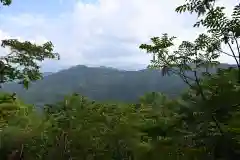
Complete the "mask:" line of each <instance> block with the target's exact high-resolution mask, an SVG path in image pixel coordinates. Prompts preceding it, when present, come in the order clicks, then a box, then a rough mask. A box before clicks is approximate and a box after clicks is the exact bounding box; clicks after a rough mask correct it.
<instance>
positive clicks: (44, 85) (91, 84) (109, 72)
mask: <svg viewBox="0 0 240 160" xmlns="http://www.w3.org/2000/svg"><path fill="white" fill-rule="evenodd" d="M228 66H229V65H226V64H222V67H223V68H225V67H228ZM43 75H44V78H43V79H42V80H39V81H36V82H34V83H33V84H31V86H30V88H29V89H28V90H25V89H23V87H22V86H21V85H18V84H12V83H11V84H5V85H3V87H2V91H7V92H16V93H17V94H18V96H19V97H20V98H22V99H23V100H25V101H26V102H28V103H34V104H37V105H43V104H46V103H53V102H56V101H58V100H61V99H62V98H63V97H64V96H65V95H67V94H71V93H79V94H81V95H84V96H87V97H89V98H91V99H94V100H99V101H125V102H134V101H136V100H137V99H138V98H139V97H140V96H142V95H143V94H145V93H146V92H153V91H156V92H163V93H165V94H167V95H169V96H172V97H173V96H176V95H179V93H181V92H182V91H183V90H184V89H185V88H186V85H185V84H184V83H183V82H182V80H181V79H180V78H179V77H178V76H175V75H171V76H164V77H163V76H162V75H161V71H159V70H148V69H144V70H139V71H123V70H118V69H114V68H107V67H87V66H84V65H78V66H74V67H71V68H69V69H66V70H62V71H59V72H57V73H44V74H43Z"/></svg>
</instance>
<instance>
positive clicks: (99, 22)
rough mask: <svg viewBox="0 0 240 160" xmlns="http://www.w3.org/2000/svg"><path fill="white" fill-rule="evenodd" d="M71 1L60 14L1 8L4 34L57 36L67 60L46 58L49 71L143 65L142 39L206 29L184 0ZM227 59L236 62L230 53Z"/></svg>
mask: <svg viewBox="0 0 240 160" xmlns="http://www.w3.org/2000/svg"><path fill="white" fill-rule="evenodd" d="M71 2H72V3H71V7H67V8H66V9H64V10H61V12H59V13H58V14H54V15H51V14H50V12H49V13H43V12H34V13H33V12H30V11H28V10H24V12H23V11H21V12H20V13H18V12H14V13H7V14H0V21H1V24H0V38H1V39H3V38H9V37H17V38H20V39H26V40H32V41H35V42H37V43H42V42H44V41H47V40H51V41H52V42H53V44H54V46H55V50H56V51H57V52H59V53H60V55H61V60H60V61H46V62H44V63H43V69H44V70H45V71H56V70H59V69H61V68H67V67H70V66H73V65H77V64H84V65H89V66H111V67H117V68H120V69H141V68H144V67H146V66H147V64H148V63H149V60H150V59H151V57H149V55H147V54H145V53H144V52H142V51H140V50H139V48H138V47H139V45H140V44H141V43H147V42H149V39H150V38H151V37H153V36H161V34H162V33H169V35H172V36H177V37H178V39H179V40H191V39H194V38H195V37H196V36H197V34H198V33H200V32H201V30H199V29H195V28H193V27H192V24H193V23H194V22H195V21H196V17H195V16H194V15H189V14H181V15H180V14H177V13H175V12H174V10H175V8H176V7H177V6H178V5H179V4H182V3H183V2H184V0H167V1H166V0H98V1H71ZM220 2H221V3H224V4H226V5H227V6H229V8H231V7H232V6H234V4H236V1H235V0H221V1H220ZM13 3H14V1H13ZM58 5H59V6H60V5H61V6H64V1H59V4H58ZM226 5H225V6H226ZM59 6H52V8H53V9H57V7H59ZM10 7H11V6H10ZM10 7H9V8H10ZM48 8H50V7H48ZM62 8H64V7H62ZM221 61H223V62H231V60H230V58H227V57H222V58H221Z"/></svg>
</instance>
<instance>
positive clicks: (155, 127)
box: [0, 0, 240, 160]
mask: <svg viewBox="0 0 240 160" xmlns="http://www.w3.org/2000/svg"><path fill="white" fill-rule="evenodd" d="M1 2H3V4H4V3H5V1H1ZM10 2H11V1H10ZM214 2H215V0H188V1H187V3H186V4H184V5H183V6H180V7H178V8H177V9H176V11H177V12H180V13H181V12H190V13H197V14H198V15H199V16H198V19H199V22H197V23H196V25H194V27H198V26H202V27H205V28H206V29H207V31H208V33H207V34H201V35H199V37H198V38H197V39H196V40H195V41H193V42H187V41H184V42H182V44H181V45H180V46H179V48H178V49H177V50H176V51H174V52H170V49H169V48H171V47H172V46H173V45H174V39H175V37H170V36H168V34H163V36H162V37H155V38H152V39H151V40H152V44H150V45H149V44H142V45H141V46H140V48H141V49H144V50H145V51H147V52H148V53H150V54H152V55H153V59H152V61H151V64H150V66H149V67H151V68H156V69H161V72H159V74H160V73H161V74H162V76H168V74H169V75H172V76H173V75H174V77H168V78H169V80H170V79H171V81H173V79H175V78H176V77H179V79H181V80H182V82H183V83H184V84H185V85H186V87H187V92H185V93H183V94H181V95H179V96H178V97H175V98H174V99H169V98H167V97H166V96H165V95H164V94H161V93H156V92H153V93H146V94H145V95H144V96H142V97H141V98H140V99H139V100H138V102H137V103H136V104H125V103H115V104H114V103H110V102H108V103H107V102H105V103H103V102H101V103H100V102H95V101H92V100H89V99H87V98H85V97H82V96H80V95H78V94H76V93H74V94H69V96H66V97H65V98H64V99H62V100H60V101H59V102H58V103H55V104H52V105H45V107H44V110H43V112H41V113H40V112H38V111H36V108H35V107H34V106H32V105H27V104H25V103H24V102H22V101H21V100H19V99H18V98H17V97H16V96H15V95H14V94H13V95H11V94H2V95H1V96H0V100H1V102H0V117H1V119H0V138H1V141H0V143H1V146H0V159H9V160H14V159H18V160H19V159H24V160H33V159H44V160H50V159H58V160H67V159H71V160H74V159H77V160H100V159H104V160H133V159H134V160H145V159H149V160H157V159H167V160H175V159H176V160H202V159H209V160H235V159H239V158H240V122H239V120H240V58H239V57H240V48H239V46H240V45H239V37H240V4H238V5H236V6H235V8H234V11H233V14H232V16H231V17H230V18H229V17H226V16H225V14H224V13H223V10H224V8H223V7H218V6H215V3H214ZM6 42H11V43H6ZM3 43H5V44H8V47H11V50H12V51H13V53H16V54H17V55H16V56H20V57H19V58H21V56H22V57H24V58H23V59H21V60H25V61H26V63H22V62H21V61H19V58H16V59H15V60H14V61H11V58H10V60H8V58H9V57H6V58H5V59H4V60H5V61H3V60H2V64H4V65H5V66H8V67H6V68H3V70H2V72H1V73H2V77H9V78H8V79H5V81H3V82H6V81H11V80H14V81H15V80H21V81H23V82H24V83H23V84H24V86H25V87H27V86H28V85H27V84H28V83H26V82H29V81H32V80H37V79H39V78H40V77H39V70H38V67H37V66H36V63H35V62H36V60H37V61H39V60H43V59H45V58H54V57H55V54H54V53H52V48H51V47H52V46H50V48H48V47H47V48H46V49H43V48H44V46H36V45H34V44H31V43H29V42H27V43H26V42H25V43H24V42H18V41H16V40H15V41H11V40H6V41H3ZM13 44H14V45H13ZM15 44H16V45H15ZM49 44H51V43H47V46H48V45H49ZM224 44H225V45H226V46H228V47H229V49H230V51H229V52H226V51H224V50H223V49H222V48H221V46H222V45H224ZM19 46H21V47H19ZM45 47H46V46H45ZM46 50H47V51H46ZM45 51H46V52H45ZM46 53H47V54H46ZM221 54H226V55H229V56H231V57H232V58H233V59H234V60H236V67H234V68H233V67H225V68H224V69H218V70H217V71H216V72H212V71H210V69H211V68H212V67H213V66H218V65H219V62H218V61H217V60H216V59H217V58H218V57H219V56H220V55H221ZM26 56H27V57H26ZM38 57H41V58H39V59H38ZM8 62H11V63H14V64H18V65H22V67H21V68H28V67H29V68H30V69H33V68H34V67H35V68H34V71H35V72H23V71H18V70H17V69H16V68H15V69H14V67H13V66H15V65H12V66H11V65H10V64H9V63H8ZM29 64H31V65H30V66H29ZM9 68H12V69H11V70H10V71H12V72H10V71H9ZM30 69H29V70H30ZM86 69H87V68H86ZM13 70H14V71H13ZM73 70H74V68H73ZM96 70H97V71H98V72H97V73H99V74H104V72H105V71H106V70H102V71H101V72H100V71H99V70H101V69H96ZM107 71H108V72H112V73H111V74H112V75H113V77H111V78H114V76H116V77H117V76H119V75H120V76H121V73H122V72H120V73H119V71H116V70H111V69H110V70H107ZM63 72H64V71H63ZM63 72H62V73H63ZM76 72H79V71H78V70H76ZM145 72H146V71H145ZM153 72H155V71H153ZM68 73H69V72H65V76H69V75H68ZM87 73H89V72H85V73H84V72H83V73H82V72H81V73H79V74H82V75H84V74H87ZM79 74H73V75H72V76H76V75H79ZM114 74H115V75H114ZM125 74H126V72H125ZM127 74H130V75H131V76H132V77H134V75H135V74H137V73H135V72H127ZM141 74H143V73H141ZM147 74H150V73H147ZM200 74H201V76H200ZM19 75H22V76H19ZM58 75H59V74H55V75H50V76H47V77H46V80H47V79H48V78H49V77H54V76H56V77H55V78H52V79H53V80H52V81H53V82H54V81H55V82H56V81H58V82H59V81H61V80H62V79H61V78H62V77H61V78H58ZM143 75H144V74H143ZM153 75H158V74H153ZM23 77H24V78H23ZM31 77H32V78H31ZM85 77H87V76H85ZM101 77H104V76H102V75H101ZM136 77H137V76H136ZM136 77H135V79H137V78H136ZM157 77H158V76H156V77H154V76H153V77H151V78H150V80H152V79H154V78H157ZM141 78H142V77H141ZM25 79H26V80H25ZM49 79H50V80H51V78H49ZM106 79H107V78H106ZM116 79H117V78H116ZM133 79H134V78H133ZM179 79H178V80H179ZM50 80H49V81H50ZM153 81H155V80H153ZM53 82H52V84H53ZM95 82H96V83H97V81H95ZM100 82H102V81H100ZM108 82H109V83H110V82H111V83H113V82H112V81H110V80H109V81H108ZM115 82H117V81H115ZM134 82H135V83H136V82H138V81H134ZM36 83H39V84H40V83H43V84H42V86H41V87H39V90H44V89H45V88H46V89H47V87H46V86H44V84H45V83H44V80H43V81H39V82H36ZM69 83H70V82H69ZM86 83H87V82H86ZM126 83H129V82H127V81H126ZM39 84H38V85H39ZM74 85H75V84H74ZM93 85H97V84H93ZM69 86H70V84H69ZM30 87H31V86H30ZM80 87H81V86H80ZM129 87H131V86H130V85H129ZM139 87H141V86H139ZM73 88H75V86H73ZM73 88H72V89H73ZM93 88H94V87H93ZM130 89H131V88H128V91H129V92H130ZM70 91H71V92H72V90H69V92H70ZM126 92H127V91H126ZM64 93H65V92H64ZM129 95H130V94H129Z"/></svg>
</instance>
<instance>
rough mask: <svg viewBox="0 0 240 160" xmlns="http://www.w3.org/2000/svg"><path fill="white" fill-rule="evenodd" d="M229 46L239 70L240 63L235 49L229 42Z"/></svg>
mask: <svg viewBox="0 0 240 160" xmlns="http://www.w3.org/2000/svg"><path fill="white" fill-rule="evenodd" d="M227 44H228V46H229V48H230V50H231V52H232V55H233V57H234V59H235V61H236V63H237V65H238V68H239V67H240V66H239V62H238V60H237V57H236V54H235V52H234V51H233V48H232V46H231V44H230V43H229V42H227Z"/></svg>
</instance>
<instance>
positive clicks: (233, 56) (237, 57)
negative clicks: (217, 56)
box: [219, 50, 240, 58]
mask: <svg viewBox="0 0 240 160" xmlns="http://www.w3.org/2000/svg"><path fill="white" fill-rule="evenodd" d="M219 52H221V53H223V54H226V55H228V56H230V57H233V58H234V56H233V55H231V54H229V53H227V52H224V51H222V50H219ZM236 58H240V57H239V56H236Z"/></svg>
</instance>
